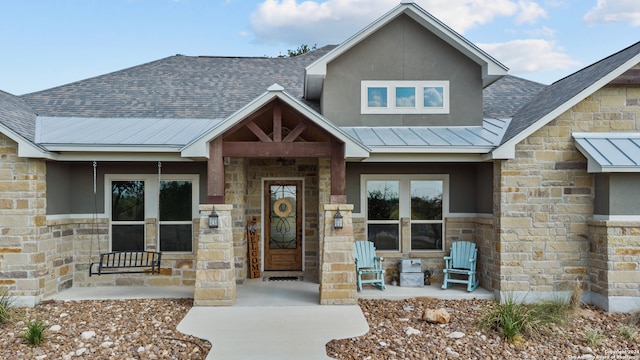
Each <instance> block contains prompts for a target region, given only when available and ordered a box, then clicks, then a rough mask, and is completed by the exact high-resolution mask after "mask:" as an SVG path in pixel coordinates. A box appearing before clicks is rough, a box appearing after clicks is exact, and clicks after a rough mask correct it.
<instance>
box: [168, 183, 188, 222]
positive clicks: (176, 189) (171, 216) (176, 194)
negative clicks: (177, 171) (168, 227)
mask: <svg viewBox="0 0 640 360" xmlns="http://www.w3.org/2000/svg"><path fill="white" fill-rule="evenodd" d="M191 205H192V204H191V181H162V182H161V183H160V221H181V220H182V221H186V220H188V221H191V209H192V206H191Z"/></svg>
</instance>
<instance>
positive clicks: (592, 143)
mask: <svg viewBox="0 0 640 360" xmlns="http://www.w3.org/2000/svg"><path fill="white" fill-rule="evenodd" d="M572 135H573V138H574V140H575V144H576V148H577V149H578V151H580V152H581V153H582V154H583V155H584V156H585V157H586V158H587V171H588V172H590V173H614V172H634V173H637V172H640V133H573V134H572Z"/></svg>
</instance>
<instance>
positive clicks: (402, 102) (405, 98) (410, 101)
mask: <svg viewBox="0 0 640 360" xmlns="http://www.w3.org/2000/svg"><path fill="white" fill-rule="evenodd" d="M396 107H411V108H413V107H416V88H415V87H397V88H396Z"/></svg>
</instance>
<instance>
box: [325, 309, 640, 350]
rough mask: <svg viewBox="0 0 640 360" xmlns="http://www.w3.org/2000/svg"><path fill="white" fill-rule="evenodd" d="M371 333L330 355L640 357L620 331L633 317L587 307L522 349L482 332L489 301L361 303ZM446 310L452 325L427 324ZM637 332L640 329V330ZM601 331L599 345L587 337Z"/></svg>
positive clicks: (333, 345)
mask: <svg viewBox="0 0 640 360" xmlns="http://www.w3.org/2000/svg"><path fill="white" fill-rule="evenodd" d="M359 304H360V307H361V308H362V311H363V313H364V315H365V317H366V319H367V322H368V323H369V327H370V331H369V333H367V334H366V335H364V336H362V337H358V338H350V339H343V340H334V341H331V342H329V343H328V344H327V354H328V355H329V356H331V357H333V358H336V359H358V360H369V359H370V360H376V359H545V360H548V359H596V358H597V359H640V345H639V344H638V342H639V340H640V338H639V337H638V335H637V334H636V336H635V337H634V338H632V339H625V338H624V337H623V336H622V335H621V334H620V329H621V327H622V326H624V325H625V324H626V320H627V319H628V318H629V315H628V314H610V313H606V312H604V311H601V310H598V309H596V308H592V307H583V308H581V309H580V310H579V311H578V312H577V314H575V315H574V316H573V317H572V318H571V321H570V322H569V324H567V325H566V326H563V327H555V328H551V329H549V334H545V335H541V337H540V338H539V339H525V340H526V342H525V343H524V344H523V345H522V346H519V347H516V346H514V345H512V344H510V343H509V342H506V341H504V340H502V339H501V338H500V336H499V335H498V333H497V332H495V331H488V332H486V331H483V332H480V331H478V329H477V328H476V326H475V319H476V318H477V317H478V316H479V315H480V314H481V313H482V312H483V310H485V309H487V308H488V307H490V306H493V305H494V302H493V301H489V300H455V301H453V300H438V299H432V298H415V299H408V300H402V301H391V300H360V301H359ZM426 308H430V309H437V308H445V309H446V310H447V311H448V312H449V313H450V314H451V320H450V322H449V323H448V324H432V323H428V322H426V321H424V320H422V312H423V311H424V309H426ZM635 330H636V331H637V330H638V328H637V327H636V328H635ZM591 332H599V334H600V335H599V336H597V340H598V344H597V345H594V344H589V343H588V342H587V340H586V339H587V334H589V333H591Z"/></svg>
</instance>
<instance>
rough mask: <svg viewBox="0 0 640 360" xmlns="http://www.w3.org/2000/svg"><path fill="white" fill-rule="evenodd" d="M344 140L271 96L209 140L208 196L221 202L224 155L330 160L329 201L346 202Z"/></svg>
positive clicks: (211, 200) (218, 202) (215, 202)
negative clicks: (271, 98)
mask: <svg viewBox="0 0 640 360" xmlns="http://www.w3.org/2000/svg"><path fill="white" fill-rule="evenodd" d="M344 149H345V147H344V143H343V142H341V141H340V140H338V139H337V138H336V137H335V136H333V135H332V134H330V133H329V132H328V131H326V130H325V129H323V128H322V127H320V126H318V125H317V124H316V123H314V122H313V121H311V120H309V119H307V118H306V117H304V116H302V115H301V114H300V113H299V112H298V111H296V110H295V109H293V108H292V107H291V106H289V105H287V104H286V103H284V102H282V101H281V100H278V99H274V100H273V101H271V102H269V103H268V104H266V105H265V106H264V107H262V108H261V109H260V110H258V111H256V112H254V113H253V114H251V115H250V116H249V117H247V118H246V119H244V120H243V121H241V122H239V123H238V124H236V125H235V126H233V127H232V128H230V129H229V130H228V131H226V132H225V133H224V134H222V135H220V136H218V137H217V138H215V139H213V140H212V141H211V142H210V143H209V162H208V178H209V183H208V195H209V202H210V203H213V204H221V203H224V157H247V158H274V157H276V158H278V157H313V158H321V157H325V158H330V159H331V202H332V203H339V202H342V203H344V202H346V195H345V180H346V178H345V160H344V151H345V150H344Z"/></svg>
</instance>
